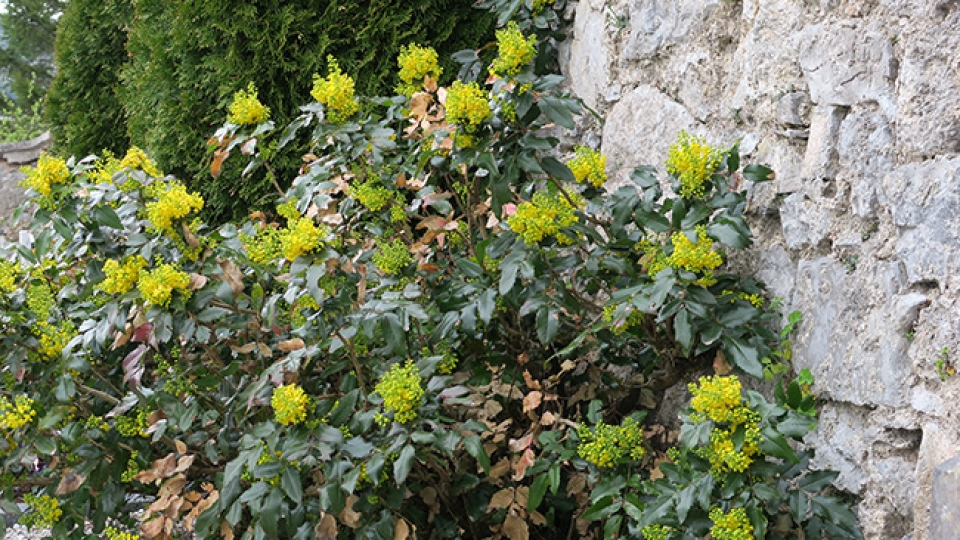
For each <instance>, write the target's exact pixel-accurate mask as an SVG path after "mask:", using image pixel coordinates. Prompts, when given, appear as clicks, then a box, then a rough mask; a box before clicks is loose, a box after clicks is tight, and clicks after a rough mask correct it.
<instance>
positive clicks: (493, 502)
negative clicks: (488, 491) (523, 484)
mask: <svg viewBox="0 0 960 540" xmlns="http://www.w3.org/2000/svg"><path fill="white" fill-rule="evenodd" d="M516 497H517V494H516V490H514V489H513V488H512V487H508V488H503V489H501V490H500V491H498V492H496V493H494V494H493V497H491V498H490V504H488V505H487V512H488V513H489V512H493V511H494V510H499V509H501V508H507V507H508V506H510V505H511V504H513V501H514V499H516Z"/></svg>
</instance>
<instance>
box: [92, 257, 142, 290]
mask: <svg viewBox="0 0 960 540" xmlns="http://www.w3.org/2000/svg"><path fill="white" fill-rule="evenodd" d="M146 266H147V260H146V259H144V258H143V257H142V256H141V255H134V256H132V257H127V258H126V259H124V260H123V264H120V263H118V262H117V261H115V260H114V259H108V260H107V261H106V262H105V263H103V273H104V274H105V275H106V276H107V277H106V278H105V279H104V280H103V281H101V282H100V284H99V285H98V287H99V288H100V290H102V291H103V292H105V293H107V294H126V293H127V291H129V290H130V289H132V288H133V286H134V285H136V284H137V279H139V278H140V270H143V269H144V268H146Z"/></svg>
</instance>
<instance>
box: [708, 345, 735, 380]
mask: <svg viewBox="0 0 960 540" xmlns="http://www.w3.org/2000/svg"><path fill="white" fill-rule="evenodd" d="M731 371H733V366H731V365H730V363H729V362H727V359H726V358H725V357H724V356H723V351H720V350H718V351H717V356H715V357H714V359H713V372H714V373H716V374H717V375H720V376H723V375H727V374H729V373H730V372H731Z"/></svg>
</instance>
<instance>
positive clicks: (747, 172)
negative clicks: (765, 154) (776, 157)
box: [743, 165, 774, 182]
mask: <svg viewBox="0 0 960 540" xmlns="http://www.w3.org/2000/svg"><path fill="white" fill-rule="evenodd" d="M743 177H744V178H746V179H747V180H750V181H751V182H768V181H770V180H773V179H774V174H773V169H771V168H769V167H764V166H763V165H747V166H746V167H744V168H743Z"/></svg>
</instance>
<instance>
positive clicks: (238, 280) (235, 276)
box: [219, 259, 243, 296]
mask: <svg viewBox="0 0 960 540" xmlns="http://www.w3.org/2000/svg"><path fill="white" fill-rule="evenodd" d="M219 263H220V270H222V271H223V280H224V281H226V282H227V285H230V290H231V291H233V294H234V296H236V295H238V294H240V293H241V292H243V272H241V271H240V269H239V268H237V265H236V264H234V263H233V261H231V260H227V259H225V260H222V261H220V262H219Z"/></svg>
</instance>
